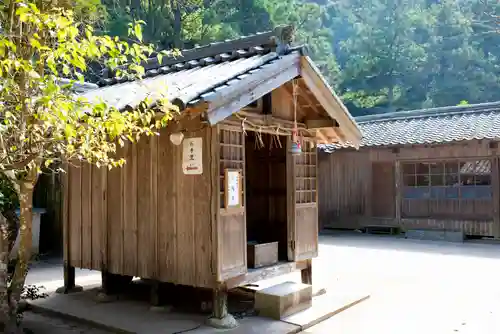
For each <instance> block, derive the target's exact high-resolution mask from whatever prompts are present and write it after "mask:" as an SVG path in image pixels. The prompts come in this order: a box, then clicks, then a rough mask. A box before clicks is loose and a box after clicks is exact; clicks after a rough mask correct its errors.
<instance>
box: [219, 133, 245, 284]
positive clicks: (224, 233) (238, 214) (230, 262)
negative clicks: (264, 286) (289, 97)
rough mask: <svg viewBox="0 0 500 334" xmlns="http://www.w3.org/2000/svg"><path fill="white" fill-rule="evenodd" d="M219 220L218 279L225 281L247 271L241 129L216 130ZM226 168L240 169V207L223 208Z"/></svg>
mask: <svg viewBox="0 0 500 334" xmlns="http://www.w3.org/2000/svg"><path fill="white" fill-rule="evenodd" d="M219 143H220V163H219V165H220V170H219V175H218V176H219V178H220V182H219V190H220V200H219V213H220V214H219V220H218V228H217V236H216V238H218V245H217V248H218V260H219V261H218V263H219V268H218V273H219V275H218V279H219V280H220V281H224V280H226V279H228V278H231V277H235V276H238V275H241V274H245V273H246V272H247V235H246V215H245V138H244V135H243V133H242V132H241V131H239V130H234V129H224V128H221V129H220V131H219ZM226 168H231V169H238V170H240V171H241V177H242V180H241V183H240V184H241V187H240V190H241V191H242V203H243V205H242V206H241V207H239V208H230V209H226V208H225V198H224V189H225V180H224V172H225V170H226Z"/></svg>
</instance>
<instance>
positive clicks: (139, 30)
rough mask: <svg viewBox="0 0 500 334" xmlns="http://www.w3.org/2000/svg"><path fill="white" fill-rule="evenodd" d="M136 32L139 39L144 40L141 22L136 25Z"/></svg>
mask: <svg viewBox="0 0 500 334" xmlns="http://www.w3.org/2000/svg"><path fill="white" fill-rule="evenodd" d="M134 34H135V37H137V39H138V40H139V41H140V42H142V27H141V26H140V25H139V24H136V25H135V26H134Z"/></svg>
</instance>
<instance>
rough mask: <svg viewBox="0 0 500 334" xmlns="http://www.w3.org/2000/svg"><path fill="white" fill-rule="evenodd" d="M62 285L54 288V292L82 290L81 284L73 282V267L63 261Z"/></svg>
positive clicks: (66, 292) (64, 292)
mask: <svg viewBox="0 0 500 334" xmlns="http://www.w3.org/2000/svg"><path fill="white" fill-rule="evenodd" d="M63 274H64V285H63V286H62V287H60V288H58V289H57V290H56V293H63V294H68V293H75V292H81V291H83V288H82V287H81V286H78V285H76V284H75V267H73V266H71V265H69V263H68V262H67V261H64V266H63Z"/></svg>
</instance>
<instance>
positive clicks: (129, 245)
mask: <svg viewBox="0 0 500 334" xmlns="http://www.w3.org/2000/svg"><path fill="white" fill-rule="evenodd" d="M289 32H290V28H289V27H280V28H278V29H276V30H275V31H272V32H269V33H261V34H257V35H254V36H249V37H244V38H241V39H237V40H231V41H226V42H222V43H214V44H211V45H208V46H203V47H197V48H194V49H190V50H184V51H183V52H182V56H181V57H178V58H175V59H173V58H166V59H163V61H162V63H161V64H158V63H155V61H153V60H152V61H151V62H149V63H148V64H147V65H146V69H147V72H146V73H147V74H146V76H147V78H146V79H144V80H143V81H141V82H117V80H116V79H113V78H109V79H106V80H104V81H103V82H102V84H101V87H99V88H97V89H94V90H90V91H88V92H86V93H85V96H87V97H88V98H90V99H93V98H96V97H100V98H102V99H104V100H105V101H106V102H107V103H109V104H111V105H114V106H116V107H118V108H120V109H122V108H135V107H136V106H137V104H138V103H139V102H140V101H142V100H144V98H145V97H146V96H155V94H157V93H160V92H161V93H165V92H166V94H167V96H168V97H169V98H170V100H171V101H172V102H173V103H174V104H176V105H177V106H179V109H180V110H181V112H180V114H179V115H178V116H177V117H176V118H175V119H174V120H173V121H171V122H170V124H169V126H168V127H167V128H165V129H163V130H162V131H161V134H160V136H158V137H149V138H142V139H141V140H140V141H139V143H138V144H135V145H128V146H126V147H125V148H123V149H121V150H120V152H118V153H119V154H121V155H123V156H124V157H125V158H126V160H127V163H126V165H125V167H123V168H121V169H113V170H111V171H107V170H104V169H102V168H101V169H99V168H97V167H95V166H90V165H80V166H76V167H71V168H70V169H69V172H68V174H67V180H66V187H65V199H66V201H65V217H66V219H65V228H64V236H65V243H64V244H65V257H64V258H65V262H66V280H65V281H66V283H65V291H66V292H67V291H70V290H71V289H72V288H73V287H74V268H75V267H77V268H86V269H94V270H100V271H102V272H103V277H104V278H105V279H111V278H116V277H117V276H121V277H129V278H131V277H132V276H136V277H141V278H145V279H150V280H153V281H157V282H168V283H174V284H179V285H186V286H194V287H202V288H210V289H214V291H217V292H218V293H217V294H216V295H217V296H219V297H220V294H221V293H222V294H223V293H224V291H225V290H227V289H231V288H233V287H237V286H241V285H244V284H247V283H250V282H255V281H257V280H260V279H262V278H264V277H267V278H269V277H272V276H276V275H281V274H284V273H288V272H291V271H293V270H302V271H303V277H304V281H306V282H307V281H309V283H310V279H311V259H312V258H313V257H315V256H316V255H317V253H318V221H317V217H318V212H317V178H316V177H317V164H316V145H315V144H317V143H344V142H351V143H354V144H357V143H358V142H359V141H360V139H361V133H360V131H359V129H358V127H357V126H356V124H355V122H354V121H353V119H352V118H351V116H350V114H349V112H348V111H347V109H346V108H345V107H344V105H343V104H342V102H341V101H340V100H339V99H338V97H337V96H336V95H335V93H334V92H333V91H332V89H331V88H330V87H329V86H328V84H327V83H326V81H325V79H324V78H323V77H322V75H321V74H320V73H319V71H318V69H317V68H316V67H315V65H314V64H313V62H312V61H311V59H310V58H309V57H308V56H307V54H306V53H305V48H304V47H292V46H291V45H290V43H289V42H290V41H289V40H288V39H287V35H290V34H289ZM294 101H295V102H294ZM295 124H296V125H295ZM294 129H296V130H297V132H298V136H294V137H292V136H291V134H292V132H293V131H294ZM294 138H295V140H293V139H294ZM299 145H300V149H298V146H299ZM293 150H295V152H296V153H297V151H300V150H301V152H300V153H298V154H296V155H294V154H292V151H293ZM73 164H74V163H73ZM260 246H262V247H260ZM219 297H218V298H219ZM220 298H222V297H220ZM220 298H219V299H217V298H216V301H217V300H223V298H222V299H220ZM219 316H221V315H220V314H219Z"/></svg>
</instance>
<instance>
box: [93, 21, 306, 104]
mask: <svg viewBox="0 0 500 334" xmlns="http://www.w3.org/2000/svg"><path fill="white" fill-rule="evenodd" d="M282 28H283V27H281V28H277V29H276V30H275V31H271V32H266V33H257V34H255V35H252V36H246V37H242V38H239V39H235V40H228V41H224V42H218V43H211V44H209V45H206V46H199V47H196V48H193V49H190V50H184V51H182V53H181V54H182V55H181V56H180V57H177V58H175V57H164V58H163V60H162V63H161V64H158V61H157V59H156V58H151V59H150V60H149V61H148V62H146V63H145V64H144V67H145V69H146V73H145V78H144V79H143V80H140V81H137V80H136V81H128V80H126V79H117V78H114V77H112V76H111V77H107V78H104V79H102V80H101V81H100V82H99V86H100V88H99V89H93V90H89V91H87V92H85V93H84V96H85V97H86V98H88V99H89V100H91V101H92V100H98V99H99V100H100V99H102V100H103V101H104V102H106V104H108V105H110V106H113V107H116V108H118V109H123V108H127V107H131V108H135V107H137V106H138V105H139V103H141V102H142V101H144V100H145V99H146V98H149V99H151V100H152V101H153V102H154V101H155V99H156V100H157V99H158V98H160V97H167V98H168V99H169V100H170V101H171V102H172V103H174V104H176V105H178V106H179V107H180V109H183V108H185V107H187V106H189V105H193V104H195V103H199V102H202V101H203V100H204V99H205V98H206V97H208V96H212V93H216V92H218V91H222V90H224V89H226V88H228V87H231V85H233V84H235V83H236V82H238V81H240V80H241V79H242V78H245V77H248V76H249V75H253V74H255V73H258V72H259V70H260V69H261V68H263V67H265V66H266V65H268V64H270V63H272V62H275V61H279V60H280V59H282V56H284V54H283V55H282V54H278V53H276V51H275V50H276V46H277V45H276V38H274V37H275V35H276V34H277V33H278V32H279V30H278V29H282ZM297 52H302V47H296V48H290V49H288V51H287V53H297ZM106 75H107V76H109V75H110V74H109V72H106Z"/></svg>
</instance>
